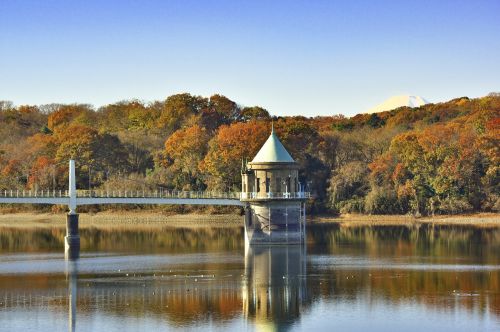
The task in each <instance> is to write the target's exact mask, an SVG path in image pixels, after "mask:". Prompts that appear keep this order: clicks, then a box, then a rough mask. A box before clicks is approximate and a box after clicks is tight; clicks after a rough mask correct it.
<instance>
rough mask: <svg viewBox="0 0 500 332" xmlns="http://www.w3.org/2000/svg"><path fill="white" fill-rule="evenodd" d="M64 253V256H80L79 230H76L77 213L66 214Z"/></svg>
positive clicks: (72, 257) (71, 257) (70, 257)
mask: <svg viewBox="0 0 500 332" xmlns="http://www.w3.org/2000/svg"><path fill="white" fill-rule="evenodd" d="M64 253H65V256H66V258H69V259H74V258H78V257H79V256H80V232H79V230H78V214H76V213H75V214H71V213H70V214H67V215H66V236H65V237H64Z"/></svg>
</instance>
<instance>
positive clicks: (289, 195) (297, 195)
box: [240, 191, 311, 200]
mask: <svg viewBox="0 0 500 332" xmlns="http://www.w3.org/2000/svg"><path fill="white" fill-rule="evenodd" d="M306 198H311V193H310V192H305V191H299V192H267V193H262V192H242V193H240V199H242V200H245V199H306Z"/></svg>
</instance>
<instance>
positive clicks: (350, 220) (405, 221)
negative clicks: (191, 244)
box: [0, 211, 500, 228]
mask: <svg viewBox="0 0 500 332" xmlns="http://www.w3.org/2000/svg"><path fill="white" fill-rule="evenodd" d="M65 222H66V216H65V214H64V213H33V212H30V213H4V214H0V227H16V228H17V227H18V228H33V227H39V228H40V227H41V228H54V227H65ZM308 222H309V223H314V224H317V223H338V224H340V225H341V226H343V227H357V226H374V225H386V226H404V225H407V226H412V225H416V224H436V225H471V226H474V227H500V214H493V213H481V214H472V215H456V216H435V217H422V218H415V217H412V216H394V215H372V216H369V215H342V216H339V217H333V216H328V215H324V216H313V217H308ZM242 225H243V216H240V215H239V214H194V213H188V214H165V213H161V212H147V211H138V212H134V211H118V212H116V211H115V212H99V213H82V214H80V227H81V228H91V227H99V228H102V227H130V228H138V227H146V228H151V227H164V226H172V227H189V228H194V227H196V228H197V227H241V226H242Z"/></svg>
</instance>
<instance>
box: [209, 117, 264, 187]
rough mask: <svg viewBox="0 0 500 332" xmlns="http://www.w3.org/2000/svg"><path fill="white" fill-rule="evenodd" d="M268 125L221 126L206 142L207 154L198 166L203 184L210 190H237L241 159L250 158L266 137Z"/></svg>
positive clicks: (252, 122)
mask: <svg viewBox="0 0 500 332" xmlns="http://www.w3.org/2000/svg"><path fill="white" fill-rule="evenodd" d="M269 129H270V128H269V123H266V122H263V121H250V122H237V123H233V124H232V125H230V126H225V125H224V126H221V127H220V128H219V129H218V131H217V134H216V135H215V137H214V138H213V139H212V140H211V141H210V143H209V150H208V153H207V155H206V157H205V159H204V160H203V162H202V163H201V169H202V170H204V171H205V172H206V173H207V175H208V177H207V184H208V186H209V188H210V189H214V190H239V186H240V184H241V173H240V171H241V162H242V159H246V158H248V159H251V158H253V156H255V154H257V152H258V150H259V149H260V147H261V146H262V144H264V142H265V141H266V138H267V137H268V136H269V133H270V130H269Z"/></svg>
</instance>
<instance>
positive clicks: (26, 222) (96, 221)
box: [0, 211, 243, 228]
mask: <svg viewBox="0 0 500 332" xmlns="http://www.w3.org/2000/svg"><path fill="white" fill-rule="evenodd" d="M79 222H80V228H92V227H99V228H102V227H120V228H123V227H126V228H127V227H130V228H138V227H145V228H151V227H159V228H161V227H164V226H171V227H190V228H193V227H240V226H242V225H243V217H242V216H240V215H238V214H173V215H172V214H162V213H154V212H130V211H128V212H100V213H95V214H94V213H81V214H80V220H79ZM1 227H19V228H32V227H41V228H53V227H66V215H65V214H64V213H8V214H0V228H1Z"/></svg>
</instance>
